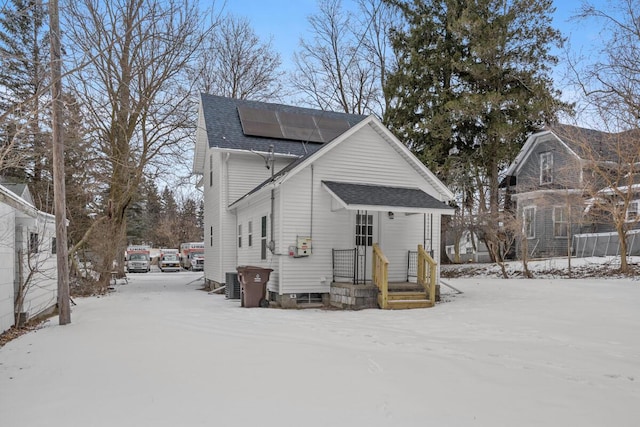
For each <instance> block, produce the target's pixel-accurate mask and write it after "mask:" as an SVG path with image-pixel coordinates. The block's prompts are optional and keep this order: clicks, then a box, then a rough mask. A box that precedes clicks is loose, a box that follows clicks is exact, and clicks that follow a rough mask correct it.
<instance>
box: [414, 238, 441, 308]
mask: <svg viewBox="0 0 640 427" xmlns="http://www.w3.org/2000/svg"><path fill="white" fill-rule="evenodd" d="M437 266H438V264H437V263H436V262H435V260H434V259H433V258H431V255H429V254H428V253H427V251H425V250H424V247H423V246H422V245H418V273H417V274H418V284H420V285H422V286H423V287H424V289H425V291H427V293H428V294H429V301H431V303H432V304H434V305H435V303H436V268H437ZM427 274H428V276H429V277H427Z"/></svg>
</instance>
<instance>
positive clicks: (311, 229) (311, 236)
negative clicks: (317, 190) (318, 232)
mask: <svg viewBox="0 0 640 427" xmlns="http://www.w3.org/2000/svg"><path fill="white" fill-rule="evenodd" d="M310 193H311V208H310V209H311V212H310V214H309V238H310V239H311V248H312V249H311V252H313V163H311V191H310Z"/></svg>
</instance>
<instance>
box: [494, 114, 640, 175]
mask: <svg viewBox="0 0 640 427" xmlns="http://www.w3.org/2000/svg"><path fill="white" fill-rule="evenodd" d="M630 138H638V136H637V135H636V134H635V133H634V131H626V132H619V133H609V132H602V131H598V130H594V129H587V128H582V127H578V126H572V125H565V124H556V125H553V126H549V127H548V128H547V129H545V130H543V131H540V132H536V133H534V134H531V135H530V136H529V138H527V141H526V142H525V144H524V145H523V147H522V149H521V150H520V152H519V153H518V155H517V156H516V158H515V159H514V161H513V162H512V163H511V165H510V166H509V168H508V169H507V173H506V175H507V176H514V175H516V174H517V173H518V172H519V171H520V169H521V167H522V165H523V164H524V163H526V162H527V161H528V159H529V157H530V156H531V154H532V153H533V151H534V148H535V147H536V145H537V144H538V143H539V142H542V141H545V142H548V141H552V140H555V141H556V142H557V144H558V145H559V146H561V147H563V148H564V149H565V150H567V152H569V153H571V154H572V155H573V156H575V157H576V158H578V159H582V160H596V161H618V160H619V159H618V158H619V155H620V154H621V153H620V151H619V150H617V149H616V146H617V143H618V142H622V143H625V142H626V141H628V140H629V139H630Z"/></svg>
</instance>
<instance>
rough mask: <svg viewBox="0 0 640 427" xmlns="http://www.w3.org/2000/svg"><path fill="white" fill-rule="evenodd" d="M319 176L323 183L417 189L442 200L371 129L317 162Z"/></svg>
mask: <svg viewBox="0 0 640 427" xmlns="http://www.w3.org/2000/svg"><path fill="white" fill-rule="evenodd" d="M316 173H317V175H318V177H321V179H324V180H333V181H345V182H347V181H348V182H352V183H364V184H378V185H386V186H392V187H393V186H397V187H416V188H420V189H421V190H423V191H424V192H425V193H427V194H429V195H431V196H433V197H435V198H436V199H437V200H440V197H441V196H440V194H439V193H438V192H437V191H436V189H435V188H434V187H433V186H431V185H430V184H429V183H428V182H427V181H425V180H424V179H423V178H422V177H421V176H420V175H419V174H418V172H416V170H415V169H413V168H412V167H411V166H409V164H408V163H407V162H406V161H405V160H404V159H402V157H401V156H400V155H399V154H398V152H396V150H394V149H393V148H392V147H391V146H390V145H389V144H388V143H387V142H386V141H384V140H383V139H382V137H381V136H380V135H379V134H378V133H377V132H376V131H375V130H373V129H372V128H371V127H370V126H365V127H364V128H362V129H361V130H360V132H358V133H356V134H354V135H353V136H352V137H351V138H350V139H349V140H348V141H344V142H343V143H341V144H340V145H339V146H337V147H335V148H334V149H333V150H331V151H330V152H328V153H326V154H325V155H324V156H323V157H322V158H321V159H320V160H319V161H318V162H317V166H316Z"/></svg>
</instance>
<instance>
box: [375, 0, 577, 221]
mask: <svg viewBox="0 0 640 427" xmlns="http://www.w3.org/2000/svg"><path fill="white" fill-rule="evenodd" d="M389 2H390V3H393V4H395V5H396V6H397V7H398V8H399V10H401V12H402V14H403V16H404V18H405V20H406V25H405V26H404V27H402V28H396V29H395V30H394V31H393V32H392V34H391V42H392V47H393V49H394V51H395V53H396V56H397V60H398V65H397V69H396V70H394V71H393V72H392V73H391V74H390V75H389V78H388V80H387V84H386V86H385V91H386V96H387V97H388V98H389V99H391V100H392V105H391V106H390V107H389V108H388V109H387V113H386V115H385V118H384V119H385V122H386V123H387V125H388V126H389V127H390V128H391V129H392V130H393V131H394V132H395V133H396V135H398V136H399V137H400V139H401V140H403V141H406V144H407V146H408V147H409V148H410V149H411V150H412V151H413V152H414V153H415V154H416V155H417V156H418V157H419V158H420V159H421V160H422V161H423V162H424V163H425V164H426V165H427V166H428V167H429V168H430V169H432V170H433V171H434V172H436V173H437V174H438V175H439V177H440V178H441V179H443V180H444V181H445V182H447V183H449V184H451V183H452V182H453V181H454V180H455V179H456V178H462V179H463V181H465V182H468V181H469V179H470V178H471V179H472V180H473V182H475V184H476V189H475V190H476V194H477V195H478V198H479V202H478V212H479V213H481V214H482V213H485V214H487V217H486V218H485V223H486V224H487V226H488V227H487V228H488V229H490V230H495V229H497V222H498V184H499V173H500V171H501V170H502V169H503V168H504V167H505V166H506V165H508V164H509V163H510V162H511V161H512V160H513V158H514V156H515V154H516V153H517V152H518V151H519V149H520V147H521V146H522V144H523V142H524V140H525V139H526V137H527V136H528V134H529V133H530V132H532V131H533V130H536V129H539V128H540V127H541V126H543V125H545V124H547V123H549V122H553V121H555V117H556V114H557V113H558V111H560V110H561V109H568V106H567V105H565V104H563V103H562V102H560V101H559V97H560V93H559V92H558V91H556V90H554V89H553V87H552V80H551V77H550V67H551V65H553V64H555V63H556V62H557V58H556V57H555V56H553V55H552V54H551V49H552V48H553V47H555V46H560V45H561V44H562V41H563V39H562V37H561V35H560V33H559V32H558V31H557V30H555V29H554V28H553V27H552V26H551V14H552V13H553V10H554V9H553V6H552V0H478V1H473V2H467V1H464V0H431V1H430V0H406V1H403V0H389ZM460 170H465V171H467V172H466V173H467V174H468V173H471V174H472V176H471V177H468V176H467V177H460V176H459V175H457V173H459V171H460ZM453 171H458V172H457V173H454V172H453Z"/></svg>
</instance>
